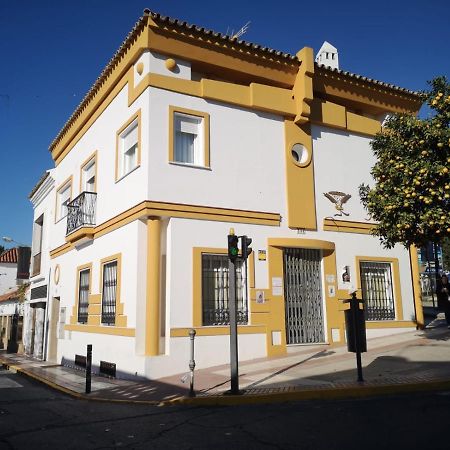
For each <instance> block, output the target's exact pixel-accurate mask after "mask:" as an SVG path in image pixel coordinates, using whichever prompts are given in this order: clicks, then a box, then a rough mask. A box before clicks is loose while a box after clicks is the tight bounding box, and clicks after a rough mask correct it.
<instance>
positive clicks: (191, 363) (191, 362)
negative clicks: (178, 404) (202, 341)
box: [189, 329, 196, 397]
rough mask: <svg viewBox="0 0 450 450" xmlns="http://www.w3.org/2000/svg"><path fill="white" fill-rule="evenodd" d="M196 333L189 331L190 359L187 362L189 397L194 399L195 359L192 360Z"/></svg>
mask: <svg viewBox="0 0 450 450" xmlns="http://www.w3.org/2000/svg"><path fill="white" fill-rule="evenodd" d="M195 335H196V331H195V330H194V329H192V330H189V339H190V340H191V359H190V360H189V370H190V375H191V380H190V386H189V397H195V391H194V369H195V359H194V339H195Z"/></svg>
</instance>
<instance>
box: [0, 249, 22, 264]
mask: <svg viewBox="0 0 450 450" xmlns="http://www.w3.org/2000/svg"><path fill="white" fill-rule="evenodd" d="M18 254H19V253H18V251H17V248H10V249H9V250H5V251H4V252H3V253H2V254H1V255H0V262H6V263H17V259H18Z"/></svg>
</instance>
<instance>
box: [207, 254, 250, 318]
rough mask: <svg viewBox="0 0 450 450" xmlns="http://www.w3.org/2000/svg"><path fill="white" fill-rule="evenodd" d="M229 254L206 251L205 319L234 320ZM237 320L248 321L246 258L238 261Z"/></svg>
mask: <svg viewBox="0 0 450 450" xmlns="http://www.w3.org/2000/svg"><path fill="white" fill-rule="evenodd" d="M228 280H229V277H228V256H227V255H212V254H202V318H203V320H202V323H203V325H227V324H229V323H230V312H229V305H228V302H229V286H228V282H229V281H228ZM236 297H237V298H236V300H237V323H238V324H241V325H245V324H247V323H248V307H247V275H246V274H245V269H244V264H243V263H242V261H237V262H236Z"/></svg>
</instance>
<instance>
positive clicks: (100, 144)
mask: <svg viewBox="0 0 450 450" xmlns="http://www.w3.org/2000/svg"><path fill="white" fill-rule="evenodd" d="M139 109H140V110H141V121H142V123H141V126H142V133H141V164H140V167H138V168H137V169H135V170H133V171H132V172H130V173H129V174H128V175H126V176H125V177H123V178H122V179H120V180H119V181H117V182H116V180H115V164H116V132H117V131H118V130H119V129H120V128H121V127H122V125H124V123H126V122H127V121H128V119H130V118H131V117H132V116H133V115H134V114H135V113H136V112H137V111H138V110H139ZM148 121H149V116H148V91H145V92H144V93H143V94H142V95H141V96H140V97H139V98H138V99H137V100H136V101H135V102H134V103H133V104H132V105H131V106H130V107H128V87H127V86H125V87H124V88H123V89H122V90H121V91H120V92H119V94H118V95H117V96H116V97H115V98H114V100H113V101H112V102H111V103H110V104H109V105H108V106H107V108H106V109H105V111H103V113H102V114H101V115H100V116H99V117H98V119H97V120H96V121H95V122H94V123H93V124H92V125H91V127H90V128H89V130H88V131H87V132H86V133H85V134H84V135H83V136H82V137H81V139H80V140H79V141H78V142H77V143H76V144H75V146H74V147H73V148H72V150H71V151H70V152H69V154H68V155H67V156H66V157H65V158H64V159H63V160H62V161H61V163H60V164H59V165H58V166H57V167H56V169H55V171H54V177H55V185H56V188H58V187H60V185H61V184H62V183H63V182H64V181H65V180H66V179H67V178H68V177H70V176H72V177H73V181H72V197H71V198H72V199H74V198H75V197H77V196H78V195H79V194H80V168H81V166H82V164H83V163H84V162H85V161H86V159H87V158H88V157H89V156H90V155H92V154H93V153H94V151H97V178H96V182H97V208H96V224H97V225H98V224H101V223H103V222H105V221H106V220H108V219H110V218H112V217H114V216H116V215H117V214H120V213H122V212H124V211H125V210H127V209H129V208H131V207H132V206H135V205H136V204H138V203H139V202H141V201H142V200H145V199H146V196H147V191H148V190H147V183H148V174H147V169H146V168H147V166H148V133H146V132H145V128H146V125H145V124H146V123H148ZM54 197H55V199H54V201H56V192H55V194H54ZM66 224H67V219H66V218H63V219H61V220H59V221H58V222H57V223H56V225H55V226H54V227H53V231H54V233H53V234H52V244H51V247H52V248H56V247H58V246H59V245H62V244H63V243H64V242H65V236H66Z"/></svg>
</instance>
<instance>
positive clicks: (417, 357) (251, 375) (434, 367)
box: [0, 315, 450, 405]
mask: <svg viewBox="0 0 450 450" xmlns="http://www.w3.org/2000/svg"><path fill="white" fill-rule="evenodd" d="M0 363H3V365H4V366H6V367H9V369H10V370H15V371H18V372H22V373H23V374H25V375H27V376H30V377H32V378H34V379H37V380H39V381H41V382H43V383H45V384H47V385H49V386H51V387H53V388H55V389H58V390H60V391H62V392H65V393H67V394H70V395H72V396H75V397H78V398H84V399H92V400H99V401H115V402H137V403H141V402H143V403H148V404H155V405H167V404H176V403H183V404H196V405H212V404H222V405H225V404H242V403H258V402H261V403H269V402H277V401H290V400H302V399H315V398H322V399H331V398H343V397H359V396H371V395H381V394H391V393H400V392H413V391H421V390H431V389H450V330H449V329H447V327H446V326H445V321H444V320H443V317H442V315H439V316H438V318H437V319H436V320H434V321H433V322H432V323H430V324H429V325H428V327H427V328H426V329H425V330H424V331H414V332H405V333H400V334H396V335H394V336H389V337H381V338H375V339H371V340H369V341H368V352H367V353H364V354H363V355H362V363H363V376H364V380H365V381H364V382H363V383H358V382H357V381H356V378H357V374H356V359H355V354H353V353H348V352H347V348H346V347H342V346H341V347H329V346H323V345H312V346H297V347H291V348H289V352H288V354H287V355H285V356H283V357H278V358H261V359H257V360H252V361H247V362H241V363H240V364H239V375H240V377H239V385H240V388H241V390H242V391H243V393H242V395H239V396H231V395H224V393H225V392H226V391H227V390H229V388H230V385H229V376H230V369H229V366H228V365H223V366H218V367H212V368H208V369H199V370H196V371H195V390H196V394H197V396H196V397H194V398H189V396H188V393H189V381H187V382H186V384H183V382H182V381H181V378H182V377H183V375H184V374H179V375H175V376H171V377H167V378H162V379H159V380H156V381H140V382H135V381H128V380H117V379H108V378H104V377H98V376H92V391H91V393H90V394H84V392H85V373H84V372H83V371H79V370H75V369H70V368H67V367H62V366H59V365H52V364H50V363H46V362H43V361H36V360H33V359H31V358H27V357H24V356H21V355H15V354H6V353H4V352H0ZM188 380H189V378H188Z"/></svg>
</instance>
